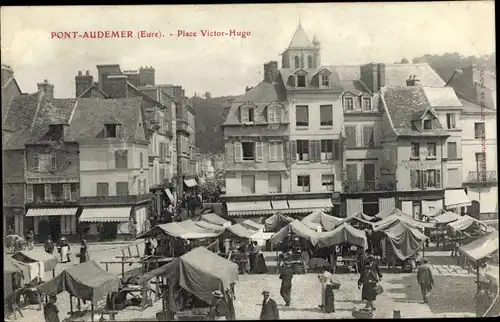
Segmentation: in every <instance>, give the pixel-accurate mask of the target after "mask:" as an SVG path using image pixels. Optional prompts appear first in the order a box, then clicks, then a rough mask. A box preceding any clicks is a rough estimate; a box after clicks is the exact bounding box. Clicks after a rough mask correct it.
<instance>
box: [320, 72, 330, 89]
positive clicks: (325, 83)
mask: <svg viewBox="0 0 500 322" xmlns="http://www.w3.org/2000/svg"><path fill="white" fill-rule="evenodd" d="M321 85H322V86H324V87H328V86H330V78H329V77H328V75H322V76H321Z"/></svg>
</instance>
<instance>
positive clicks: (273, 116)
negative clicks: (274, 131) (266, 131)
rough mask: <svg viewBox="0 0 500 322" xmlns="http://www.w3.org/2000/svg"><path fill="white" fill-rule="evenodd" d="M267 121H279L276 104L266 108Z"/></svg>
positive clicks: (272, 122) (278, 111)
mask: <svg viewBox="0 0 500 322" xmlns="http://www.w3.org/2000/svg"><path fill="white" fill-rule="evenodd" d="M267 122H268V123H270V124H276V123H280V110H279V108H278V107H277V106H269V107H268V108H267Z"/></svg>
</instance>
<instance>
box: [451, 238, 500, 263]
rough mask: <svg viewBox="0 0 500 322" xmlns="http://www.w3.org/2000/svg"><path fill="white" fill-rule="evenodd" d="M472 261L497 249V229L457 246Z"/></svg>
mask: <svg viewBox="0 0 500 322" xmlns="http://www.w3.org/2000/svg"><path fill="white" fill-rule="evenodd" d="M459 250H460V252H462V253H463V254H465V256H467V257H468V258H469V259H470V260H472V261H473V262H477V261H479V260H481V259H483V258H485V257H488V256H489V255H491V254H493V253H495V252H497V251H498V231H496V230H495V231H493V232H492V233H490V234H488V235H486V236H484V237H481V238H479V239H476V240H474V241H472V242H470V243H469V244H467V245H464V246H462V247H460V248H459Z"/></svg>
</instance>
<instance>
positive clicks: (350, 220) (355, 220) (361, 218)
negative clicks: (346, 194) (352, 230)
mask: <svg viewBox="0 0 500 322" xmlns="http://www.w3.org/2000/svg"><path fill="white" fill-rule="evenodd" d="M366 217H369V218H370V220H367V219H365V218H366ZM375 219H376V218H374V217H370V216H367V215H365V214H363V213H361V212H357V213H355V214H353V215H351V216H349V217H347V218H345V219H344V223H347V224H350V225H352V226H364V227H367V228H371V229H373V225H375Z"/></svg>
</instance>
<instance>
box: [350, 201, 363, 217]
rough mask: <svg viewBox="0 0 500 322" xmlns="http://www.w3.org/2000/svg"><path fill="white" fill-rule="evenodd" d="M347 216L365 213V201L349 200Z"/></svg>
mask: <svg viewBox="0 0 500 322" xmlns="http://www.w3.org/2000/svg"><path fill="white" fill-rule="evenodd" d="M346 207H347V216H352V215H353V214H357V213H358V212H361V213H362V212H363V199H347V200H346Z"/></svg>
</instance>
